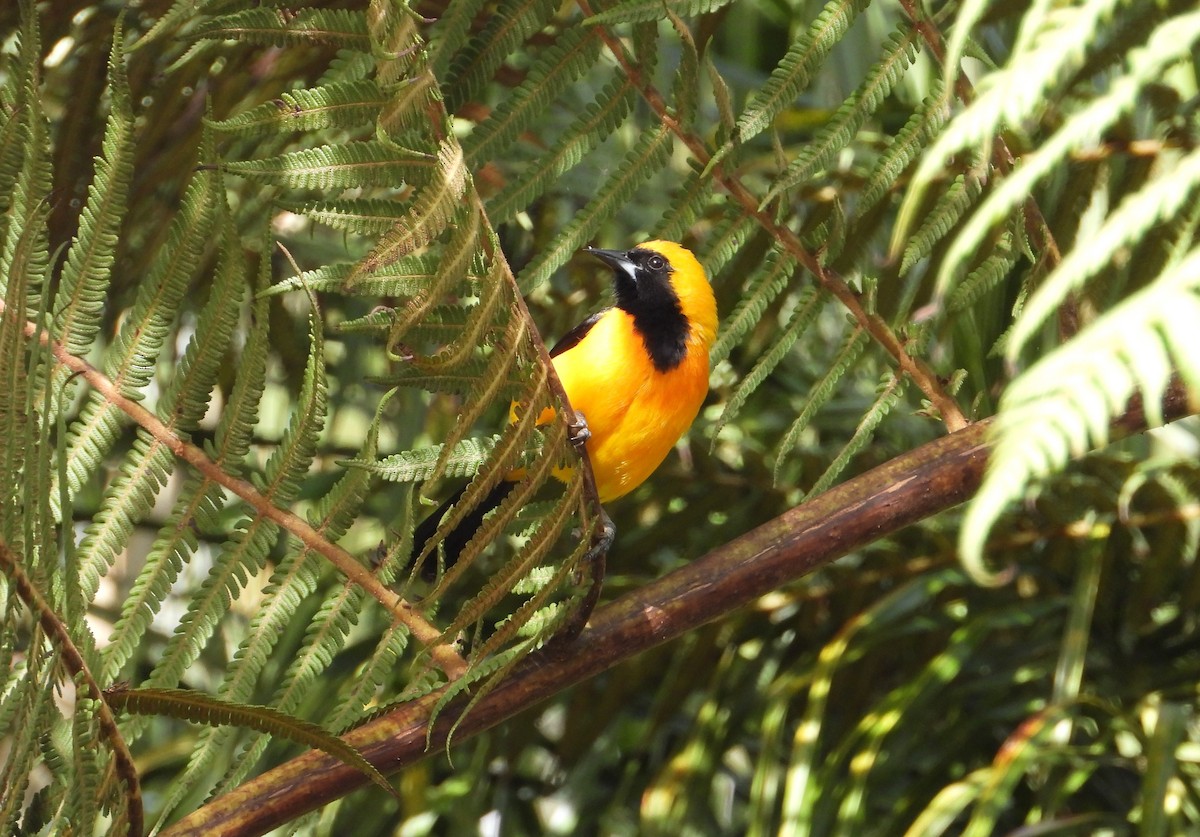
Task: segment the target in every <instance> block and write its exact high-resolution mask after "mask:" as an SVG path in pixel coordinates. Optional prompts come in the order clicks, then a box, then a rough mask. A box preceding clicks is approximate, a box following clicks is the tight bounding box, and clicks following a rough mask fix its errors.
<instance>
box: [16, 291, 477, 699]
mask: <svg viewBox="0 0 1200 837" xmlns="http://www.w3.org/2000/svg"><path fill="white" fill-rule="evenodd" d="M3 311H4V303H3V302H2V301H0V313H3ZM25 334H26V336H27V337H29V338H33V337H34V336H35V335H40V337H41V340H42V342H43V343H48V344H49V346H50V351H51V352H52V353H53V355H54V358H55V360H56V361H58V363H60V364H61V365H62V366H64V367H66V368H67V369H69V370H71V371H72V372H75V373H77V374H79V375H80V376H81V377H83V378H84V379H85V380H86V381H87V382H88V384H89V385H91V387H92V388H93V389H95V390H96V391H97V392H99V393H100V394H101V395H103V396H104V398H105V400H107V401H108V402H109V403H110V404H112V405H113V406H114V407H116V408H117V409H119V410H120V411H121V412H123V413H125V415H127V416H129V418H130V419H132V420H133V422H134V423H135V424H137V425H138V426H139V427H141V428H142V429H143V430H145V431H146V432H147V433H149V434H150V435H152V436H153V437H154V438H155V439H156V440H157V441H158V442H159V444H161V445H163V446H164V447H166V448H167V449H168V450H170V451H171V452H172V453H173V454H175V456H176V457H177V458H179V459H182V460H183V461H184V462H186V463H188V464H189V465H191V466H192V467H193V468H195V469H196V470H197V471H199V472H200V473H201V474H203V475H204V476H205V477H206V478H208V479H209V480H211V481H212V482H215V483H217V484H218V485H221V486H223V487H224V488H226V489H228V490H229V491H231V492H233V493H234V494H236V495H237V496H238V497H240V498H242V499H243V500H245V501H246V503H248V504H249V505H250V506H251V508H253V509H254V511H255V512H256V513H257V514H259V515H261V516H262V517H265V518H267V519H268V520H270V521H272V522H274V523H276V524H278V525H279V526H280V527H282V528H283V529H285V530H286V531H288V532H290V533H291V534H293V535H295V536H296V538H298V539H299V540H300V542H301V543H303V544H304V546H305V547H307V548H308V549H311V550H312V551H314V552H317V553H320V554H321V555H323V556H325V558H327V559H328V560H329V562H330V563H331V564H333V565H334V566H335V567H337V568H338V569H339V570H341V572H342V574H343V575H345V576H346V577H347V578H348V579H350V581H352V582H354V583H355V584H357V585H359V586H360V587H362V588H363V589H364V590H366V591H367V592H368V593H369V594H370V595H371V596H373V597H374V598H375V599H376V600H377V601H378V602H379V603H380V604H382V605H383V606H384V607H385V608H387V609H388V611H389V612H391V614H392V615H393V617H394V618H395V619H397V620H399V621H400V622H402V623H404V625H405V627H407V628H408V629H409V631H411V632H412V635H413V636H414V637H416V639H417V641H418V642H420V643H421V644H422V645H425V646H427V647H429V649H430V654H431V656H432V658H433V661H434V663H435V665H437V666H438V668H440V669H441V670H442V671H443V672H445V673H446V675H447V676H448V677H450V678H451V679H454V678H457V677H460V676H461V675H462V674H463V673H464V672H465V671H466V669H467V664H466V662H465V661H464V660H463V658H462V657H461V656H460V655H459V654H458V652H457V651H455V650H454V648H453V647H452V646H450V645H447V644H445V643H444V642H442V641H441V635H442V632H441V631H440V630H439V629H438V628H436V627H434V626H433V625H431V624H430V623H429V622H428V621H426V619H425V618H424V617H423V616H421V614H420V613H418V612H417V611H416V609H415V608H413V606H412V605H410V604H409V603H408V602H406V601H405V600H404V599H402V598H400V597H399V596H398V595H396V593H394V592H393V591H391V590H389V589H388V588H387V587H385V586H384V585H383V584H382V583H381V582H380V581H379V579H378V578H376V577H375V575H374V573H372V572H371V570H370V569H368V568H367V567H366V566H365V565H363V564H362V563H361V562H359V561H358V560H357V559H355V557H354V556H353V555H351V554H350V553H348V552H346V550H344V549H342V548H341V547H339V546H337V545H336V544H333V543H330V542H329V541H328V540H326V539H325V538H324V537H323V536H322V535H321V533H320V532H318V531H317V530H316V529H314V528H313V527H312V526H310V525H309V524H308V522H307V521H305V520H304V519H303V518H301V517H299V516H297V515H295V514H293V513H292V512H289V511H287V510H285V509H281V508H279V507H278V506H276V505H275V504H274V503H272V502H271V501H270V500H268V499H267V498H266V497H264V496H263V495H262V494H261V493H259V491H258V489H256V488H255V487H254V486H253V485H251V484H250V483H249V482H248V481H246V480H243V479H239V478H238V477H234V476H231V475H229V474H227V473H226V472H225V471H223V470H221V467H220V466H219V465H217V464H216V463H215V462H213V461H212V460H211V459H209V458H208V455H207V454H205V453H204V451H203V450H201V449H200V448H199V447H197V446H196V445H193V444H191V443H190V442H186V441H184V440H183V439H181V438H180V437H179V436H178V435H177V434H176V433H175V432H174V431H172V430H171V429H170V428H169V427H167V426H166V425H165V424H164V423H163V422H162V420H161V419H159V417H158V416H156V415H154V413H152V412H150V411H149V410H147V409H146V408H145V407H143V406H142V405H141V404H140V403H138V402H137V401H134V400H132V399H130V398H128V397H127V396H126V395H125V394H124V393H122V392H121V391H120V390H119V389H118V388H117V386H116V385H115V384H114V383H113V382H112V381H111V380H110V379H109V378H108V377H107V376H106V375H105V374H104V373H103V372H101V371H100V370H99V369H96V368H95V367H94V366H92V365H91V364H90V363H88V362H87V361H86V360H84V359H83V358H80V357H76V356H75V355H73V354H71V353H70V352H69V351H67V348H66V346H64V345H63V344H62V343H59V342H58V341H54V340H50V339H49V337H48V336H47V334H46V332H45V331H39V330H38V328H37V325H36V324H35V323H32V322H26V323H25Z"/></svg>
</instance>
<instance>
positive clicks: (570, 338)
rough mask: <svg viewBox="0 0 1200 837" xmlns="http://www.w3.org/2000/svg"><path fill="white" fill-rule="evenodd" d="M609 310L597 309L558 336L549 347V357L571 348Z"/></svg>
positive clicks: (576, 344)
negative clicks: (556, 340)
mask: <svg viewBox="0 0 1200 837" xmlns="http://www.w3.org/2000/svg"><path fill="white" fill-rule="evenodd" d="M611 310H612V309H611V308H605V309H604V310H603V311H597V312H596V313H595V314H592V316H590V317H588V318H587V319H586V320H584V321H583V322H582V323H580V324H579V325H577V326H575V328H573V329H571V330H570V331H568V332H567V333H566V334H564V335H563V336H562V337H561V338H559V341H558V342H557V343H555V344H554V345H553V346H552V347H551V348H550V357H555V356H557V355H561V354H562V353H563V352H565V351H567V350H568V349H573V348H575V347H576V346H578V345H579V341H581V340H582V339H583V338H584V337H587V333H588V332H589V331H591V330H592V326H594V325H595V324H596V323H598V322H600V318H601V317H603V316H604V315H605V314H607V313H608V312H609V311H611Z"/></svg>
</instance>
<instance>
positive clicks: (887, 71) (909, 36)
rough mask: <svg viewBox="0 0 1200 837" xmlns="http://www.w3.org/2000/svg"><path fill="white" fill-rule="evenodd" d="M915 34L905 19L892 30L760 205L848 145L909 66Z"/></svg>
mask: <svg viewBox="0 0 1200 837" xmlns="http://www.w3.org/2000/svg"><path fill="white" fill-rule="evenodd" d="M918 37H919V36H918V33H917V29H916V27H915V26H913V25H912V24H911V23H909V22H907V21H905V22H904V23H902V24H901V25H900V27H899V29H898V30H897V31H896V32H894V33H892V35H891V36H890V37H889V38H888V40H887V42H886V43H885V44H884V54H883V58H882V59H881V60H880V61H879V62H878V63H876V64H875V66H874V67H872V68H871V72H870V73H869V74H868V75H867V78H866V79H865V80H864V81H863V83H862V84H861V85H860V86H859V88H858V89H857V90H855V91H854V93H853V95H851V96H850V98H848V99H846V101H845V102H843V103H842V105H841V107H839V108H838V109H837V111H836V112H835V113H834V114H833V116H832V117H831V118H830V120H829V122H828V123H827V124H825V125H824V126H822V127H821V130H819V131H818V132H817V135H816V136H815V137H813V139H812V141H811V142H808V143H805V145H804V147H803V148H802V149H801V150H800V153H799V154H797V155H796V158H795V159H794V160H792V162H791V163H789V164H788V167H787V170H786V171H784V173H783V174H782V175H780V176H779V177H778V178H776V179H775V181H774V183H773V184H772V186H771V189H770V191H768V192H767V196H766V197H765V198H763V200H762V203H761V206H767V205H768V204H770V203H771V202H772V201H773V200H774V199H775V198H777V197H778V196H779V195H781V194H783V193H784V192H786V191H788V190H789V189H792V188H794V187H795V186H796V185H798V184H800V183H805V182H807V181H809V180H812V179H813V178H814V177H815V176H816V175H817V174H818V173H819V172H820V171H821V170H822V169H824V168H825V167H826V166H828V165H829V163H830V162H831V161H832V160H833V159H834V158H835V157H836V156H837V154H838V153H839V152H841V151H842V149H844V148H845V147H846V146H847V144H849V142H850V140H851V139H853V137H854V135H855V134H857V133H858V131H859V129H861V128H862V126H863V125H864V124H866V121H867V120H868V119H869V118H870V117H871V116H872V115H873V114H874V113H875V111H876V110H878V109H879V106H880V105H881V104H883V100H884V99H886V98H887V97H888V95H889V94H890V93H891V92H892V87H893V86H894V85H895V84H896V82H897V81H899V80H900V78H901V77H902V76H903V74H904V72H905V71H906V70H907V69H908V68H909V67H910V66H911V65H912V62H913V60H914V59H915V58H916V55H917V38H918Z"/></svg>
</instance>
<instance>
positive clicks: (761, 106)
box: [737, 0, 869, 142]
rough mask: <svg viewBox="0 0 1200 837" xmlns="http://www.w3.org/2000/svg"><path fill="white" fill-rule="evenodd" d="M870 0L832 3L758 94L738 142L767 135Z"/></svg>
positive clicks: (745, 113) (739, 126)
mask: <svg viewBox="0 0 1200 837" xmlns="http://www.w3.org/2000/svg"><path fill="white" fill-rule="evenodd" d="M868 2H869V0H830V2H828V3H826V4H825V8H824V9H822V10H821V13H820V14H819V15H817V19H816V20H814V21H813V22H812V25H811V26H809V28H808V30H807V31H806V32H805V33H804V34H803V35H801V36H800V38H799V39H798V40H797V41H796V42H795V43H794V44H792V45H791V47H789V48H788V51H787V54H786V55H784V57H783V60H781V61H780V62H779V64H778V65H777V66H776V67H775V70H774V71H773V72H772V73H771V77H770V78H769V79H767V83H766V84H764V85H763V86H762V87H761V88H760V89H759V90H757V91H755V93H754V95H753V96H752V97H751V99H750V102H749V103H748V104H747V105H746V109H745V110H744V111H743V112H742V115H741V116H739V117H738V121H737V140H738V142H748V141H749V140H750V139H752V138H753V137H756V136H758V135H759V134H760V133H762V132H763V131H765V130H766V129H767V128H768V127H769V126H770V124H771V123H772V122H773V121H774V120H775V117H776V116H778V115H779V114H780V113H781V112H782V111H783V110H784V109H785V108H787V107H790V106H791V105H792V103H793V102H794V101H795V100H796V97H797V96H799V95H800V91H801V90H803V89H804V88H805V87H806V86H807V85H808V82H809V80H810V79H811V78H812V74H813V73H814V72H815V71H816V69H817V68H818V67H820V66H821V64H822V62H824V60H825V57H826V56H827V55H828V54H829V52H830V50H832V49H833V48H834V46H836V45H837V43H838V42H839V41H840V40H841V39H842V37H843V36H844V35H845V34H846V31H847V30H849V28H850V24H852V23H853V22H854V20H855V18H857V17H858V13H859V12H861V11H862V10H863V9H864V8H865V7H866V6H867V4H868Z"/></svg>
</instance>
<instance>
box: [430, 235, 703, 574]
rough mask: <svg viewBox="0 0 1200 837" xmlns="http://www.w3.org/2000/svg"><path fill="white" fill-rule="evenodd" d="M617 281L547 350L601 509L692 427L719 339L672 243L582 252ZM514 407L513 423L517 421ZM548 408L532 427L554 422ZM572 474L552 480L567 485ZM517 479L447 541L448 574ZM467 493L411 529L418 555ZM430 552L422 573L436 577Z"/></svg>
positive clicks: (696, 266) (687, 263) (687, 264)
mask: <svg viewBox="0 0 1200 837" xmlns="http://www.w3.org/2000/svg"><path fill="white" fill-rule="evenodd" d="M586 252H587V253H589V254H591V255H592V256H594V257H595V258H597V259H599V260H600V261H601V262H603V263H605V264H606V265H607V266H608V267H609V268H610V269H611V270H612V274H613V292H614V293H613V296H614V300H613V304H612V305H611V306H609V307H607V308H604V309H602V310H600V311H598V312H596V313H595V314H592V315H591V316H590V317H588V318H587V319H585V320H584V321H583V322H581V323H580V324H579V325H577V326H576V327H575V328H573V329H571V330H570V331H569V332H567V334H565V335H564V336H563V337H562V338H561V339H560V340H559V341H558V342H557V343H555V344H554V346H553V347H552V348H551V349H550V351H549V354H550V357H551V361H552V363H553V364H554V370H555V372H556V373H557V375H558V377H559V380H560V381H561V382H562V385H563V390H564V391H565V393H566V395H567V400H568V401H569V402H570V404H571V407H572V409H573V410H574V411H575V413H576V414H577V416H579V417H581V418H582V420H583V422H584V425H585V428H586V429H583V430H582V433H581V434H580V436H581V437H582V438H584V439H586V441H585V442H584V444H585V445H586V448H587V453H588V458H589V460H590V461H591V467H592V473H593V476H594V478H595V484H596V490H597V493H598V495H599V499H600V502H601V503H602V504H606V503H608V502H609V501H612V500H616V499H619V498H621V497H623V496H625V495H626V494H628V493H629V492H631V491H633V490H634V489H635V488H637V487H638V486H639V485H641V484H642V483H643V482H645V480H646V479H647V478H648V477H649V476H650V475H651V474H652V473H653V472H654V471H655V470H656V469H657V468H658V466H659V465H660V464H662V462H663V460H664V459H666V457H667V454H668V453H670V452H671V449H672V448H673V447H674V446H675V444H676V442H678V441H679V439H680V438H681V437H682V436H683V434H685V433H686V432H687V431H688V429H689V428H690V427H691V425H692V422H693V421H694V420H695V418H696V415H697V414H698V413H699V411H700V407H701V405H702V404H703V403H704V399H705V398H706V397H707V395H708V378H709V350H710V349H711V348H712V344H713V341H714V340H715V339H716V336H717V304H716V299H715V298H714V296H713V291H712V286H711V285H710V283H709V280H708V276H707V274H706V273H705V271H704V267H703V266H702V265H701V264H700V262H699V260H698V259H697V258H696V256H695V255H694V254H693V253H692V252H691V251H690V250H688V249H687V248H685V247H683V246H682V245H680V244H677V243H675V242H672V241H647V242H645V243H643V244H638V245H637V246H635V247H632V248H631V249H628V250H602V249H598V248H594V247H588V248H586ZM516 409H517V407H516V405H514V406H513V409H512V413H511V415H510V418H515V415H516ZM553 416H554V410H553V408H547V409H546V410H545V411H544V413H543V415H541V416H539V417H538V422H539V423H540V424H544V423H546V422H547V421H550V420H552V419H553ZM569 472H570V469H569V468H562V469H559V470H557V471H556V472H555V476H557V477H559V478H560V479H564V480H565V479H566V477H567V476H568V475H569ZM519 478H520V474H519V473H517V472H514V473H512V474H508V475H506V476H505V479H502V480H501V481H500V482H499V483H498V484H497V485H496V486H495V487H494V488H493V489H492V490H491V491H490V492H489V493H488V494H487V496H485V497H484V498H483V499H482V500H481V501H480V503H479V505H478V506H477V507H476V508H474V509H472V510H471V511H470V513H469V514H468V515H466V516H465V517H464V518H463V519H462V520H461V521H460V522H459V523H458V524H457V525H456V527H455V528H454V529H453V530H451V531H450V532H449V533H448V534H447V535H446V537H445V538H444V539H443V547H444V550H445V557H446V560H445V566H446V567H449V566H451V565H452V564H453V563H454V562H455V561H456V560H457V558H458V555H459V554H460V553H461V552H462V550H463V548H464V547H465V546H466V545H467V543H468V542H469V541H470V540H471V538H472V536H473V535H474V534H475V532H476V530H478V529H479V527H480V526H481V525H482V523H483V518H484V517H485V516H486V515H487V513H488V512H490V511H491V510H492V509H494V508H496V507H497V506H499V505H500V503H501V502H503V500H504V498H505V497H506V496H508V494H509V492H510V491H511V490H512V489H513V487H514V486H515V485H516V480H517V479H519ZM465 490H466V489H465V487H464V488H463V489H460V490H459V491H458V492H456V493H455V494H454V495H452V496H451V497H449V498H448V499H447V500H446V501H444V502H443V503H442V504H441V505H440V506H439V507H438V509H437V510H436V511H434V512H433V513H431V514H430V515H429V516H428V517H426V518H425V520H424V521H422V523H421V524H420V525H419V526H418V527H417V529H416V531H415V532H414V535H413V553H412V554H413V556H414V557H415V556H420V555H421V554H422V553H423V552H424V550H425V546H426V544H427V543H428V542H429V540H430V539H431V538H432V537H433V535H434V534H435V532H436V531H437V528H438V524H439V523H440V522H441V520H442V518H443V516H444V515H445V513H446V512H447V511H448V510H449V509H450V508H451V507H452V506H454V505H455V504H456V503H457V502H458V501H459V500H460V499H461V498H462V495H463V492H464V491H465ZM436 571H437V560H436V553H433V554H431V555H430V556H428V557H427V560H426V562H425V563H424V564H423V566H422V574H423V575H424V576H425V577H426V578H433V577H435V576H436Z"/></svg>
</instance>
